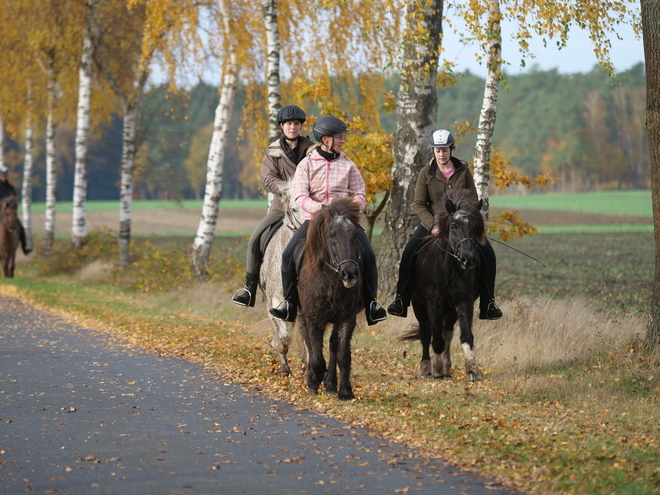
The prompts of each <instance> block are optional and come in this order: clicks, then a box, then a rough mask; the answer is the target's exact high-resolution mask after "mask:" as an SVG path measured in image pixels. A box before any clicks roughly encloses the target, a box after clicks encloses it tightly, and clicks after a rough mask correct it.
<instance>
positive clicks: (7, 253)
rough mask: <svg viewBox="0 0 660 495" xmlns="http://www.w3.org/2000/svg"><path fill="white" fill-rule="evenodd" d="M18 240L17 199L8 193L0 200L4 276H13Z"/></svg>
mask: <svg viewBox="0 0 660 495" xmlns="http://www.w3.org/2000/svg"><path fill="white" fill-rule="evenodd" d="M19 242H20V233H19V225H18V199H17V198H16V196H14V195H10V196H7V197H5V198H4V199H3V200H2V201H1V202H0V260H1V261H2V271H3V273H4V276H5V277H13V276H14V267H15V266H16V249H18V244H19Z"/></svg>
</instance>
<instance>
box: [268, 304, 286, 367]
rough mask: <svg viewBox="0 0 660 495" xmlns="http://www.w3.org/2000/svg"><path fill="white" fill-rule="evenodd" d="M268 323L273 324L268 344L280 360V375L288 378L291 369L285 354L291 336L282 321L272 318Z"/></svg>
mask: <svg viewBox="0 0 660 495" xmlns="http://www.w3.org/2000/svg"><path fill="white" fill-rule="evenodd" d="M269 316H270V315H269ZM270 321H271V323H272V324H273V330H274V333H273V338H272V339H270V342H269V344H270V346H271V347H272V348H273V349H274V350H275V352H277V354H278V356H279V358H280V375H284V376H289V375H290V374H291V368H290V367H289V360H288V359H287V354H288V352H289V346H290V345H291V336H290V333H289V330H288V328H287V327H288V325H287V324H286V323H285V322H283V321H280V320H276V319H275V318H273V317H272V316H271V318H270Z"/></svg>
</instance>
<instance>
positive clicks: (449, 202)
mask: <svg viewBox="0 0 660 495" xmlns="http://www.w3.org/2000/svg"><path fill="white" fill-rule="evenodd" d="M445 209H446V210H447V213H449V214H450V215H453V214H454V213H456V205H455V204H454V202H453V201H452V200H451V199H448V200H447V201H445Z"/></svg>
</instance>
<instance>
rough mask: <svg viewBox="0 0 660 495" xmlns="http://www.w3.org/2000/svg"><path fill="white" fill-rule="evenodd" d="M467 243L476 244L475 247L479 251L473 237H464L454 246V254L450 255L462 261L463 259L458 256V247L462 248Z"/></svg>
mask: <svg viewBox="0 0 660 495" xmlns="http://www.w3.org/2000/svg"><path fill="white" fill-rule="evenodd" d="M465 241H470V242H471V243H472V244H474V247H475V248H476V249H478V246H477V243H476V242H475V241H474V239H472V238H471V237H464V238H463V239H461V240H460V241H458V242H457V243H456V244H455V245H454V246H453V248H452V249H453V252H451V253H449V255H450V256H451V257H453V258H456V259H457V260H458V261H461V258H460V257H459V256H458V255H457V254H456V250H457V249H458V246H460V245H461V244H462V243H463V242H465Z"/></svg>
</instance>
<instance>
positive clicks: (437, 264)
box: [402, 189, 486, 381]
mask: <svg viewBox="0 0 660 495" xmlns="http://www.w3.org/2000/svg"><path fill="white" fill-rule="evenodd" d="M443 205H444V208H440V210H439V211H438V213H437V214H436V223H437V225H439V227H440V234H439V235H438V236H437V237H431V239H432V240H431V241H430V242H429V244H428V247H427V248H426V249H424V250H423V251H421V252H419V254H418V255H417V266H416V267H415V270H416V272H415V273H416V275H415V284H414V287H413V300H412V304H413V308H414V310H415V316H416V317H417V320H418V321H419V327H418V328H414V329H413V330H412V331H411V332H409V333H408V334H406V335H404V336H403V337H402V340H421V342H422V361H421V363H420V365H419V371H420V375H421V376H422V377H427V378H431V377H433V378H451V355H450V347H451V341H452V338H453V336H454V325H455V324H456V322H457V321H458V322H459V327H460V330H461V347H462V349H463V355H464V358H465V368H466V370H465V376H466V379H467V380H469V381H477V380H480V379H481V375H480V373H479V367H478V365H477V362H476V360H475V357H474V336H473V334H472V317H473V314H474V301H475V299H476V298H477V297H479V280H478V276H477V271H478V267H477V264H478V262H479V253H478V249H479V246H483V244H484V243H485V242H486V238H485V235H486V231H485V223H484V217H483V215H482V213H481V205H482V202H481V201H479V202H477V201H476V199H474V197H473V195H472V193H471V192H470V191H469V190H467V189H461V190H453V189H452V190H449V191H448V192H447V193H446V194H445V197H444V199H443ZM430 345H432V346H433V352H434V355H433V361H432V362H431V356H430V353H429V346H430Z"/></svg>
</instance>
